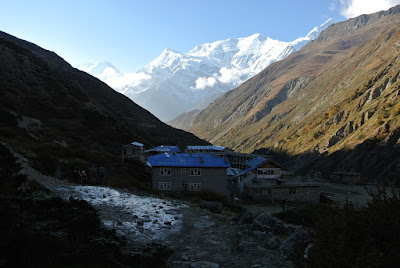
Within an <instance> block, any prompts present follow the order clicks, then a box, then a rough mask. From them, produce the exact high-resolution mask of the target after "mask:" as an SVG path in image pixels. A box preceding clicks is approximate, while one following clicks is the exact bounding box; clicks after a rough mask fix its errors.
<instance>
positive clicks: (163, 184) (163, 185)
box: [158, 182, 171, 190]
mask: <svg viewBox="0 0 400 268" xmlns="http://www.w3.org/2000/svg"><path fill="white" fill-rule="evenodd" d="M158 189H159V190H171V183H170V182H159V183H158Z"/></svg>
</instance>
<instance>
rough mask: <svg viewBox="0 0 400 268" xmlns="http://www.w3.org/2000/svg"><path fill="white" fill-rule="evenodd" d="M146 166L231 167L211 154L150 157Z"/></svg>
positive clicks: (165, 154)
mask: <svg viewBox="0 0 400 268" xmlns="http://www.w3.org/2000/svg"><path fill="white" fill-rule="evenodd" d="M147 164H148V165H149V166H151V167H223V168H229V167H230V166H231V165H230V164H229V161H228V160H227V159H226V158H225V157H218V156H215V155H212V154H173V153H163V154H159V155H154V156H150V157H149V158H148V162H147Z"/></svg>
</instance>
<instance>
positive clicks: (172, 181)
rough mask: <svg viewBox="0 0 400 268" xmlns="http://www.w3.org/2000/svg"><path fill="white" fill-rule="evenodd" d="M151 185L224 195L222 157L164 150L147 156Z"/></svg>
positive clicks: (174, 189) (225, 183) (225, 181)
mask: <svg viewBox="0 0 400 268" xmlns="http://www.w3.org/2000/svg"><path fill="white" fill-rule="evenodd" d="M147 165H148V166H149V167H151V168H152V184H153V188H154V189H156V190H160V191H176V192H179V191H185V192H186V191H188V192H198V191H201V190H211V191H213V192H216V193H218V194H221V195H227V169H228V168H229V167H230V164H229V162H228V160H227V159H226V158H225V157H218V156H216V155H213V154H204V153H203V154H191V153H163V154H158V155H154V156H150V157H149V158H148V162H147Z"/></svg>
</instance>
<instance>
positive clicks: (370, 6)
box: [340, 0, 400, 18]
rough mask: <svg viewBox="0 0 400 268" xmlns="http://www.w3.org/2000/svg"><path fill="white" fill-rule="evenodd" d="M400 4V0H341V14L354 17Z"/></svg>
mask: <svg viewBox="0 0 400 268" xmlns="http://www.w3.org/2000/svg"><path fill="white" fill-rule="evenodd" d="M398 4H400V0H340V14H341V15H342V16H344V17H346V18H354V17H357V16H359V15H361V14H369V13H374V12H378V11H381V10H387V9H389V8H391V7H393V6H395V5H398Z"/></svg>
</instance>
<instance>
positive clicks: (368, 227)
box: [292, 189, 400, 267]
mask: <svg viewBox="0 0 400 268" xmlns="http://www.w3.org/2000/svg"><path fill="white" fill-rule="evenodd" d="M370 194H371V196H372V200H371V201H370V202H369V203H368V204H367V205H366V206H364V207H361V208H357V207H355V206H354V205H353V204H352V203H350V202H348V203H346V204H345V206H344V207H343V208H339V207H336V208H334V209H332V210H330V211H329V213H327V214H326V215H322V216H321V218H320V219H319V220H317V222H316V224H315V225H314V231H313V241H312V247H311V248H310V249H309V254H308V258H307V259H304V257H303V256H304V249H305V248H304V247H303V248H300V249H299V251H297V254H295V255H293V256H292V258H293V261H294V262H295V264H296V265H297V266H301V267H397V266H398V264H399V263H400V255H399V254H398V252H399V251H400V243H399V241H400V195H399V193H398V192H393V193H392V195H391V196H390V197H389V195H388V194H387V192H386V191H385V189H378V192H377V193H370Z"/></svg>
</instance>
